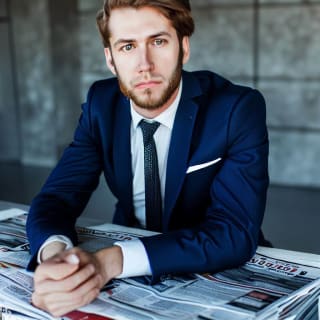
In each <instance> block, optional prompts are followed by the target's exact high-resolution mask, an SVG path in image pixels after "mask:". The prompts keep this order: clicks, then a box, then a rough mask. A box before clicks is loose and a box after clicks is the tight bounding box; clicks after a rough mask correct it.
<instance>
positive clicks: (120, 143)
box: [113, 96, 134, 223]
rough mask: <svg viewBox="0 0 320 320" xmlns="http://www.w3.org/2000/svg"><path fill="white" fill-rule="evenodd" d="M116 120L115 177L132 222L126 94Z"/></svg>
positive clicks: (128, 115) (129, 120) (119, 102)
mask: <svg viewBox="0 0 320 320" xmlns="http://www.w3.org/2000/svg"><path fill="white" fill-rule="evenodd" d="M114 121H115V122H114V126H115V128H114V144H113V159H114V172H115V179H116V184H117V188H118V194H119V198H120V199H119V200H121V203H122V204H125V211H126V215H127V218H128V222H129V223H131V222H132V221H133V219H134V217H133V201H132V197H133V196H132V167H131V145H130V128H131V114H130V104H129V100H127V99H126V98H125V97H124V96H121V98H120V99H119V100H118V104H117V106H116V109H115V120H114Z"/></svg>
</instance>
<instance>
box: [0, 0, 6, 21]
mask: <svg viewBox="0 0 320 320" xmlns="http://www.w3.org/2000/svg"><path fill="white" fill-rule="evenodd" d="M7 14H8V13H7V5H6V0H0V17H5V16H7Z"/></svg>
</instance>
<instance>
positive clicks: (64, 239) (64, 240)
mask: <svg viewBox="0 0 320 320" xmlns="http://www.w3.org/2000/svg"><path fill="white" fill-rule="evenodd" d="M55 241H58V242H62V243H64V244H65V245H66V247H65V250H69V249H71V248H73V243H72V241H71V240H70V239H69V238H68V237H66V236H62V235H54V236H51V237H49V238H48V239H47V240H46V241H45V242H44V243H43V244H42V246H41V247H40V249H39V251H38V255H37V262H38V263H39V264H40V263H41V262H42V261H41V253H42V250H43V249H44V247H46V246H47V245H48V244H49V243H51V242H55Z"/></svg>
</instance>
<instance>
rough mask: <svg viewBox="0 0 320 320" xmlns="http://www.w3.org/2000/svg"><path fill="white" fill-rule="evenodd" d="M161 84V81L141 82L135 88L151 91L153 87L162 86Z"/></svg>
mask: <svg viewBox="0 0 320 320" xmlns="http://www.w3.org/2000/svg"><path fill="white" fill-rule="evenodd" d="M160 83H161V82H160V81H155V80H150V81H141V82H138V83H136V84H135V85H134V87H135V88H136V89H140V90H143V89H151V88H153V87H156V86H158V85H159V84H160Z"/></svg>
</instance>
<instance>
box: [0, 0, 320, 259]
mask: <svg viewBox="0 0 320 320" xmlns="http://www.w3.org/2000/svg"><path fill="white" fill-rule="evenodd" d="M102 2H103V1H102V0H32V1H31V0H0V200H4V201H11V202H19V203H24V204H30V202H31V200H32V198H33V197H34V195H35V194H36V193H37V192H38V191H39V189H40V187H41V185H42V184H43V182H44V181H45V179H46V177H47V175H48V174H49V172H50V170H51V169H52V167H53V166H54V165H55V164H56V162H57V160H58V159H59V157H60V155H61V152H62V151H63V149H64V148H65V147H66V146H67V145H68V144H69V142H70V141H71V139H72V135H73V131H74V128H75V126H76V124H77V121H78V117H79V115H80V105H81V103H82V102H84V100H85V97H86V93H87V90H88V88H89V86H90V84H91V83H92V82H93V81H95V80H98V79H101V78H106V77H110V76H111V74H110V73H109V72H108V70H107V68H106V66H105V61H104V54H103V47H102V44H101V42H100V38H99V35H98V32H97V29H96V26H95V15H96V12H97V10H98V9H99V8H100V7H102ZM191 6H192V9H193V15H194V18H195V23H196V33H195V34H194V35H193V37H192V39H191V49H192V50H191V59H190V62H189V63H188V64H187V65H186V66H185V69H187V70H195V69H210V70H212V71H215V72H217V73H219V74H221V75H223V76H225V77H227V78H229V79H231V80H233V81H234V82H236V83H241V84H245V85H249V86H252V87H255V88H258V89H259V90H260V91H261V92H262V93H263V94H264V96H265V99H266V102H267V121H268V128H269V135H270V157H269V163H270V166H269V170H270V180H271V186H270V189H269V193H268V201H267V208H266V214H265V220H264V223H263V230H264V232H265V234H266V236H267V238H268V239H269V240H271V242H272V243H273V244H274V246H275V247H279V248H286V249H292V250H300V251H308V252H313V253H320V241H319V240H320V236H319V232H318V227H319V226H320V168H319V161H320V0H313V1H312V0H309V1H308V0H304V1H303V0H275V1H272V0H211V1H209V0H191ZM113 205H114V198H113V196H112V195H111V194H110V192H109V190H108V188H107V186H106V185H105V183H104V181H103V180H101V183H100V185H99V187H98V189H97V190H96V192H95V193H94V195H93V197H92V199H91V201H90V202H89V204H88V206H87V208H86V211H85V216H86V217H88V219H92V220H93V221H99V222H102V221H110V219H111V216H112V210H113Z"/></svg>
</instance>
